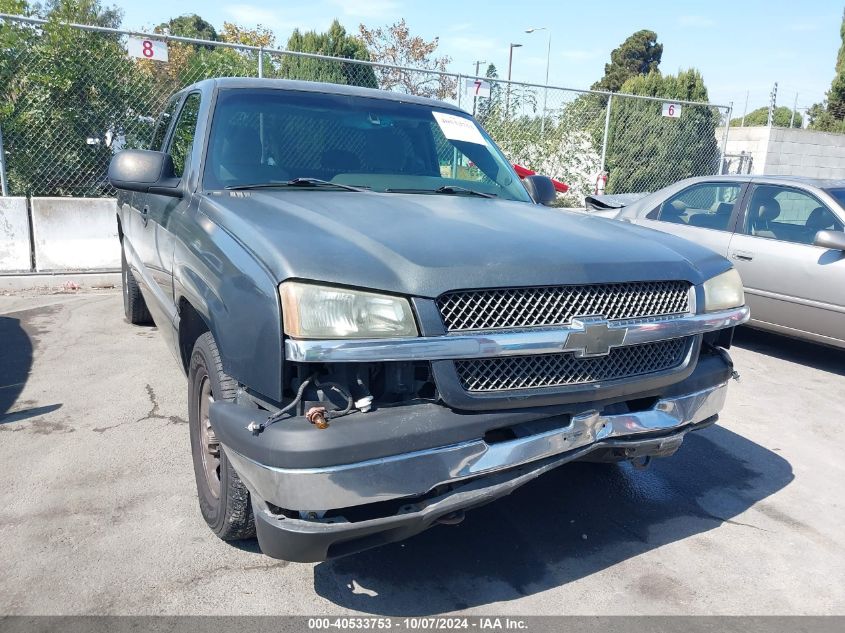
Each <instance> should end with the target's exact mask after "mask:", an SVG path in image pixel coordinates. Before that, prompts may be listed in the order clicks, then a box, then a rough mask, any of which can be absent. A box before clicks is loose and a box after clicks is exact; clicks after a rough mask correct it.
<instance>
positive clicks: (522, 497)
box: [314, 426, 793, 615]
mask: <svg viewBox="0 0 845 633" xmlns="http://www.w3.org/2000/svg"><path fill="white" fill-rule="evenodd" d="M792 479H793V475H792V468H791V466H790V465H789V463H788V462H787V461H786V460H784V459H783V458H782V457H780V456H778V455H777V454H775V453H773V452H771V451H769V450H768V449H766V448H764V447H762V446H760V445H758V444H755V443H754V442H751V441H749V440H747V439H745V438H744V437H742V436H740V435H737V434H735V433H732V432H731V431H729V430H727V429H724V428H722V427H719V426H716V427H712V428H710V429H707V430H704V431H701V432H697V433H693V434H691V435H689V436H687V439H686V441H685V442H684V444H683V445H682V446H681V448H680V450H679V451H678V453H677V454H676V455H675V456H673V457H671V458H668V459H658V460H654V462H652V466H651V467H650V468H649V469H648V470H645V471H637V470H634V469H633V468H631V467H630V466H629V465H628V464H622V465H601V464H587V463H575V464H569V465H564V466H562V467H560V468H558V469H556V470H554V471H552V472H550V473H547V474H546V475H544V476H543V477H540V478H539V479H538V480H535V481H534V482H532V483H530V484H528V485H526V486H525V487H523V488H521V489H519V490H517V491H516V492H515V493H513V494H512V495H511V496H510V497H506V498H504V499H501V500H499V501H497V502H494V503H492V504H490V505H488V506H485V507H483V508H479V509H476V510H473V511H471V512H468V513H467V517H466V520H465V521H464V522H463V523H462V524H461V525H459V526H457V527H446V526H438V527H435V528H433V529H432V530H429V531H427V532H424V533H422V534H420V535H418V536H416V537H414V538H412V539H409V540H407V541H405V542H404V543H394V544H391V545H387V546H385V547H382V548H379V549H374V550H370V551H367V552H363V553H361V554H357V555H354V556H349V557H346V558H341V559H336V560H333V561H328V562H324V563H320V564H319V565H317V566H316V567H315V569H314V586H315V590H316V592H317V593H318V594H319V595H320V596H322V597H323V598H325V599H327V600H330V601H332V602H333V603H335V604H337V605H339V606H342V607H346V608H349V609H356V610H360V611H363V612H366V613H372V614H379V615H431V614H436V613H443V612H448V611H453V610H458V609H466V608H470V607H476V606H480V605H486V604H490V603H493V602H500V601H507V600H513V599H516V598H519V597H521V596H525V595H530V594H534V593H538V592H542V591H545V590H547V589H550V588H553V587H558V586H561V585H565V584H567V583H569V582H571V581H573V580H577V579H579V578H583V577H586V576H589V575H591V574H594V573H596V572H598V571H600V570H603V569H605V568H607V567H610V566H612V565H615V564H617V563H619V562H621V561H624V560H627V559H630V558H633V557H636V556H638V555H640V554H642V553H644V552H647V551H650V550H653V549H655V548H658V547H661V546H663V545H666V544H668V543H673V542H675V541H679V540H682V539H685V538H688V537H690V536H693V535H695V534H699V533H702V532H706V531H708V530H712V529H714V528H716V527H718V526H719V525H720V524H721V523H723V522H725V521H730V520H731V519H732V517H735V516H737V515H738V514H740V513H742V512H743V511H745V510H746V509H748V508H749V507H751V506H752V505H754V504H755V503H757V502H759V501H760V500H762V499H765V498H766V497H768V496H769V495H771V494H773V493H775V492H777V491H778V490H780V489H781V488H783V487H785V486H786V485H787V484H789V482H790V481H792ZM585 537H586V538H585Z"/></svg>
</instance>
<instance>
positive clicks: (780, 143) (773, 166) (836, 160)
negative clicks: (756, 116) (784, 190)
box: [765, 128, 845, 178]
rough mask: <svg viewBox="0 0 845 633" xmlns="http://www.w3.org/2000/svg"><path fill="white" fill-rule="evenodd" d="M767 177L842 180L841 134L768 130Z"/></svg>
mask: <svg viewBox="0 0 845 633" xmlns="http://www.w3.org/2000/svg"><path fill="white" fill-rule="evenodd" d="M765 170H766V172H765V173H767V174H772V175H777V176H806V177H808V178H845V134H832V133H830V132H816V131H814V130H795V129H788V128H772V131H771V136H770V137H769V149H768V152H767V154H766V167H765Z"/></svg>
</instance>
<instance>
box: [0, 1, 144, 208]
mask: <svg viewBox="0 0 845 633" xmlns="http://www.w3.org/2000/svg"><path fill="white" fill-rule="evenodd" d="M17 4H18V7H16V8H17V9H19V10H23V12H31V13H33V14H35V15H38V16H40V17H44V18H46V19H47V20H48V22H47V23H46V24H44V25H43V26H42V27H40V28H39V29H38V30H35V29H32V28H30V27H22V26H20V25H14V24H11V23H6V22H4V24H3V25H2V26H0V48H2V49H3V51H4V54H3V55H0V58H2V61H0V75H2V76H3V79H4V80H3V81H2V82H0V104H2V105H0V125H1V126H2V128H3V134H4V141H5V146H6V147H5V149H6V156H7V158H8V163H9V168H8V175H9V182H10V186H11V189H12V191H13V192H14V193H16V194H36V195H86V194H92V193H97V192H99V191H101V190H102V188H103V187H107V185H106V183H105V176H106V170H107V168H108V163H109V161H110V160H111V157H112V153H113V150H112V142H113V141H114V140H115V139H122V140H121V142H127V141H128V142H132V138H133V135H134V130H135V126H136V124H139V117H138V116H136V115H133V114H131V112H133V111H134V112H146V111H148V109H149V104H148V102H147V100H148V98H149V96H150V94H151V93H149V92H143V91H139V90H137V85H136V84H135V83H134V81H133V79H134V78H135V73H134V64H133V62H132V61H131V60H130V59H129V58H128V57H127V55H126V51H125V49H124V48H123V44H122V42H121V40H120V36H118V35H112V34H109V33H92V32H90V31H82V30H80V29H75V28H71V27H68V26H65V25H64V24H63V23H64V22H79V23H83V24H94V25H99V26H106V27H119V26H120V22H121V14H120V12H119V11H118V10H117V9H115V8H110V7H104V6H102V5H101V4H100V2H99V1H98V0H52V1H50V2H48V3H46V4H45V5H43V6H40V7H36V6H34V5H33V6H29V5H24V6H21V5H22V3H17Z"/></svg>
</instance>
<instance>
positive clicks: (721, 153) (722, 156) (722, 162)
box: [719, 101, 734, 176]
mask: <svg viewBox="0 0 845 633" xmlns="http://www.w3.org/2000/svg"><path fill="white" fill-rule="evenodd" d="M733 109H734V102H733V101H731V102H730V104H729V105H728V113H727V116H726V117H725V132H724V134H722V147H721V148H719V175H720V176H722V175H723V174H724V173H725V152H727V151H728V130H730V128H731V114H732V113H733Z"/></svg>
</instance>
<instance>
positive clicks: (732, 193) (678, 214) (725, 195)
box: [648, 182, 742, 231]
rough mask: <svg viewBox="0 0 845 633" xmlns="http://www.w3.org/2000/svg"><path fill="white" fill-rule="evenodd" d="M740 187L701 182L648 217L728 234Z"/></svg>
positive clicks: (739, 185) (676, 196)
mask: <svg viewBox="0 0 845 633" xmlns="http://www.w3.org/2000/svg"><path fill="white" fill-rule="evenodd" d="M741 189H742V185H741V184H738V183H737V184H734V183H715V182H714V183H702V184H699V185H693V186H692V187H687V188H686V189H684V190H683V191H681V192H680V193H677V194H675V195H674V196H672V197H671V198H669V199H668V200H666V201H665V202H664V203H663V204H661V205H660V206H659V207H658V208H657V209H655V210H654V211H652V212H651V213H649V215H648V217H649V218H652V219H656V220H660V221H661V222H671V223H673V224H687V225H689V226H697V227H701V228H705V229H714V230H717V231H729V230H730V227H729V226H728V225H729V224H730V220H731V215H732V214H733V211H734V207H735V206H736V202H737V199H738V198H739V192H740V190H741Z"/></svg>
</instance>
